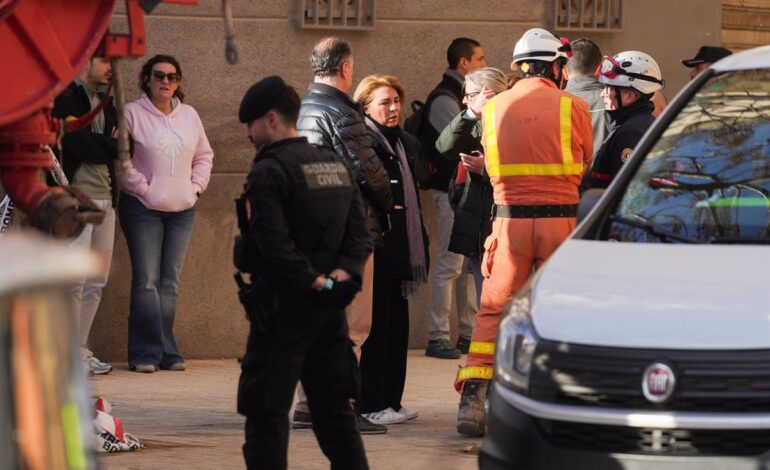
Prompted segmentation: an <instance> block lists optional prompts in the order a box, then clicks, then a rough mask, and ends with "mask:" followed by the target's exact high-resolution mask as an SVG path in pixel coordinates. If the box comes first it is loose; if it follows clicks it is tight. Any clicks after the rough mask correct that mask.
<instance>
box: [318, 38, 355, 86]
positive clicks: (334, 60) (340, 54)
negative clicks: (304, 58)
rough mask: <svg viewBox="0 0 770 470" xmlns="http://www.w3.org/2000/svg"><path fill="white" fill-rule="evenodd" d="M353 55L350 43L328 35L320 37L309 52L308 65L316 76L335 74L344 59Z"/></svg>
mask: <svg viewBox="0 0 770 470" xmlns="http://www.w3.org/2000/svg"><path fill="white" fill-rule="evenodd" d="M351 55H353V52H352V51H351V50H350V45H349V44H348V43H347V41H345V40H344V39H340V38H338V37H334V36H330V37H326V38H323V39H321V40H320V41H318V43H317V44H316V45H315V46H314V47H313V52H312V54H310V66H311V67H312V68H313V75H315V76H316V77H331V76H334V75H337V74H338V73H339V71H340V69H341V68H342V64H343V63H344V62H345V59H347V58H348V57H350V56H351Z"/></svg>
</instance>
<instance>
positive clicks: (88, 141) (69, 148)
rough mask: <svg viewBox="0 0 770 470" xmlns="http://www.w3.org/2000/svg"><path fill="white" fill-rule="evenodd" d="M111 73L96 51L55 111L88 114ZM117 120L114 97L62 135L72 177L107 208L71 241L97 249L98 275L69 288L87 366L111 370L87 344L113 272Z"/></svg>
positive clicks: (70, 117) (62, 114)
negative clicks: (98, 220)
mask: <svg viewBox="0 0 770 470" xmlns="http://www.w3.org/2000/svg"><path fill="white" fill-rule="evenodd" d="M111 79H112V66H111V65H110V61H109V60H107V59H104V58H102V57H92V58H91V60H89V61H88V63H87V64H86V66H85V67H84V68H83V70H82V71H81V72H80V74H79V75H78V76H77V78H75V81H74V82H72V83H71V84H70V86H69V87H67V89H65V90H64V91H63V92H62V93H61V94H60V95H59V96H58V97H57V98H56V101H55V102H54V108H53V115H54V117H57V118H59V119H64V120H65V121H69V120H75V119H78V118H80V117H82V116H85V115H86V114H88V113H89V112H90V111H91V110H92V109H93V108H95V107H96V106H98V105H99V102H100V101H101V100H102V97H103V94H102V91H101V88H102V87H105V86H107V85H108V84H109V83H110V80H111ZM116 125H117V112H116V110H115V105H113V104H112V99H111V98H110V102H109V103H108V104H107V105H106V106H105V107H104V108H103V109H102V111H101V112H100V113H99V114H97V115H96V117H95V118H94V119H93V121H91V124H90V125H88V126H86V127H85V128H84V129H81V130H79V131H76V132H70V133H67V134H65V135H64V137H62V150H61V153H62V154H61V155H59V156H58V157H59V159H60V160H61V161H62V163H63V165H62V166H63V167H64V174H65V176H66V177H67V180H68V181H69V182H70V183H71V184H72V186H74V187H76V188H77V189H79V190H81V191H82V192H84V193H85V194H86V195H87V196H89V197H90V198H91V199H92V200H93V201H94V204H96V205H97V206H98V207H99V209H101V210H103V211H104V212H105V214H106V215H105V217H104V221H103V222H102V223H101V224H87V225H86V227H85V229H83V232H82V233H81V234H80V235H79V236H78V237H77V238H76V239H75V240H74V241H73V242H72V246H75V247H79V248H85V249H89V250H91V251H93V252H95V253H97V254H98V255H99V256H100V258H101V259H102V261H103V263H104V264H103V269H102V272H101V274H100V275H99V276H98V277H95V278H89V279H83V280H82V281H81V282H79V283H78V284H77V285H76V286H74V287H73V289H72V291H71V292H70V295H71V298H72V303H73V306H74V312H75V319H76V322H77V325H78V330H79V335H80V336H79V339H80V345H81V352H82V355H83V368H84V369H85V370H86V372H87V373H90V374H107V373H109V372H110V371H111V370H112V366H111V365H109V364H107V363H105V362H102V361H100V360H99V359H97V358H96V357H95V356H94V355H93V353H92V352H91V350H90V349H89V348H88V336H89V334H90V332H91V325H92V324H93V322H94V317H96V311H97V310H98V309H99V303H100V301H101V298H102V288H104V286H105V285H106V284H107V278H108V277H109V273H110V263H111V261H112V249H113V245H114V241H115V206H116V203H117V200H118V187H117V181H116V180H115V171H114V168H113V165H112V164H113V162H114V160H115V159H116V158H117V154H118V152H117V149H118V146H117V140H116V139H115V136H114V132H115V127H116Z"/></svg>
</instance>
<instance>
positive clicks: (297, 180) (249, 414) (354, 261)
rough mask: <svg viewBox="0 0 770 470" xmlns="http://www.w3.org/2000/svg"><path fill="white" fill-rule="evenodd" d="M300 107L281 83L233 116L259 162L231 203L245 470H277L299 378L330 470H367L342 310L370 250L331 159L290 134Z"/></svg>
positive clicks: (355, 203) (344, 176)
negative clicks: (242, 321)
mask: <svg viewBox="0 0 770 470" xmlns="http://www.w3.org/2000/svg"><path fill="white" fill-rule="evenodd" d="M299 107H300V99H299V96H298V95H297V92H296V91H295V90H294V89H293V88H291V87H290V86H287V85H286V84H285V83H284V81H283V80H282V79H281V78H280V77H276V76H272V77H268V78H265V79H264V80H262V81H260V82H258V83H256V84H255V85H253V86H252V87H251V88H250V89H249V90H248V91H247V92H246V95H245V96H244V97H243V101H242V102H241V106H240V111H239V116H238V117H239V119H240V121H241V122H242V123H245V124H246V125H247V131H246V135H247V136H248V138H249V139H250V140H251V142H252V143H254V145H255V146H256V147H257V149H258V150H257V155H256V157H255V158H254V162H253V165H252V168H251V171H250V173H249V175H248V178H247V180H246V185H245V190H244V193H243V195H242V196H241V198H240V199H238V200H237V208H238V216H239V217H238V218H239V226H240V230H241V234H240V236H239V237H238V238H237V239H236V248H235V262H236V266H237V267H238V270H239V271H240V272H247V273H249V274H250V282H248V283H247V282H246V281H244V280H243V279H242V278H241V274H240V272H239V273H237V274H236V277H237V279H238V280H239V285H240V289H239V297H240V299H241V302H242V303H243V304H244V307H245V308H246V311H247V316H248V317H249V319H250V320H251V328H250V332H249V339H248V344H247V348H246V355H245V356H244V358H243V361H242V365H241V368H242V372H241V378H240V382H239V385H238V412H239V413H241V414H243V415H245V416H246V443H245V444H244V445H243V454H244V457H245V460H246V464H247V467H248V468H249V469H254V468H260V469H285V468H286V464H287V459H286V454H287V445H288V432H289V430H288V424H289V421H288V413H289V408H290V407H291V402H292V398H293V396H294V389H295V387H296V385H297V381H298V380H299V379H302V382H303V383H304V386H305V390H306V392H307V395H308V404H309V407H310V412H311V415H312V418H313V428H314V431H315V434H316V437H317V439H318V443H319V444H320V446H321V449H322V450H323V452H324V454H326V456H327V457H328V458H329V460H330V461H331V463H332V468H340V469H342V468H344V469H365V468H368V466H367V461H366V455H365V453H364V447H363V443H362V441H361V437H360V435H359V433H358V429H357V427H356V419H355V414H354V412H353V408H352V407H351V405H350V399H351V398H353V397H354V396H355V392H356V386H357V383H358V381H357V376H356V373H357V368H356V361H355V357H354V356H353V351H352V349H351V345H350V340H349V339H348V327H347V322H346V319H345V312H344V308H345V306H347V304H349V303H350V301H351V300H352V299H353V297H354V296H355V294H356V292H358V290H360V277H361V272H362V270H363V266H364V263H365V262H366V260H367V258H368V257H369V255H370V253H371V251H372V243H371V240H370V235H369V232H368V230H367V225H366V213H365V209H364V205H363V201H362V199H361V196H360V194H359V191H358V189H357V186H356V185H355V183H353V182H352V178H351V176H350V173H349V172H348V170H347V168H346V167H345V165H344V164H343V163H341V162H339V161H338V160H337V158H336V156H335V155H334V153H332V152H330V151H327V150H323V149H320V148H318V147H315V146H312V145H310V144H309V143H308V142H307V140H306V139H305V138H304V137H298V136H297V131H296V127H295V123H296V119H297V114H298V112H299Z"/></svg>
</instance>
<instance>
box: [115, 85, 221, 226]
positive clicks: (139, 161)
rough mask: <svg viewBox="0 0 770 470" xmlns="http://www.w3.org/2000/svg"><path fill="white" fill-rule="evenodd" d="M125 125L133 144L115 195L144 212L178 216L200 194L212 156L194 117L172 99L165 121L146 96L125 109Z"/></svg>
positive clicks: (183, 105) (204, 187)
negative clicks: (130, 200) (119, 192)
mask: <svg viewBox="0 0 770 470" xmlns="http://www.w3.org/2000/svg"><path fill="white" fill-rule="evenodd" d="M126 124H127V126H128V132H129V133H130V134H131V136H132V137H133V138H134V155H133V158H132V159H131V163H130V164H129V165H128V166H127V167H126V168H124V169H123V171H118V174H117V177H118V182H119V183H120V187H121V189H123V191H126V192H127V193H129V194H131V195H133V196H136V197H137V198H138V199H139V200H140V201H141V202H142V204H144V205H145V207H147V208H148V209H155V210H158V211H164V212H179V211H183V210H185V209H189V208H191V207H192V206H194V205H195V202H196V200H197V199H198V198H197V196H196V193H198V192H200V193H202V192H203V191H205V190H206V186H208V184H209V177H210V176H211V167H212V166H213V160H214V152H213V151H212V150H211V146H210V145H209V141H208V139H207V138H206V133H205V132H204V130H203V123H201V119H200V117H198V113H197V112H195V109H193V108H192V106H188V105H186V104H183V103H180V102H179V100H177V99H176V98H174V108H173V111H171V114H169V115H165V114H163V113H162V112H160V110H159V109H158V108H156V107H155V105H154V104H152V102H151V101H150V99H149V98H148V97H147V95H145V94H143V95H142V96H141V98H139V99H138V100H136V101H132V102H131V103H128V104H127V105H126Z"/></svg>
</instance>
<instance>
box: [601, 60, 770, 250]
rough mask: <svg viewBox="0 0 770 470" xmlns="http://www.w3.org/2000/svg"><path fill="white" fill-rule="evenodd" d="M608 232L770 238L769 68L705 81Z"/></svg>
mask: <svg viewBox="0 0 770 470" xmlns="http://www.w3.org/2000/svg"><path fill="white" fill-rule="evenodd" d="M610 220H611V221H612V223H611V225H610V230H609V239H611V240H617V241H629V242H674V243H678V242H689V243H765V244H766V243H770V70H744V71H737V72H730V73H725V74H722V75H718V76H715V77H713V78H711V79H710V80H709V81H707V82H706V83H705V84H704V85H703V87H702V88H701V89H700V91H699V92H698V93H697V94H696V95H695V96H693V98H692V99H691V100H690V102H689V103H688V104H687V105H686V106H685V107H684V108H683V109H682V111H680V113H679V114H678V115H677V116H676V118H675V119H674V120H673V121H672V122H671V124H670V125H669V127H668V128H667V129H666V131H665V132H664V133H663V134H662V135H661V137H660V139H659V140H658V142H657V143H655V146H654V147H653V148H652V149H651V150H650V152H649V153H648V154H647V155H645V158H644V161H643V162H642V164H641V166H640V167H639V169H638V170H637V172H636V174H635V175H634V176H633V179H632V180H631V181H630V183H629V185H628V187H627V188H626V191H625V194H623V198H622V199H621V201H620V204H619V206H618V209H617V211H616V213H615V215H612V216H610Z"/></svg>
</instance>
